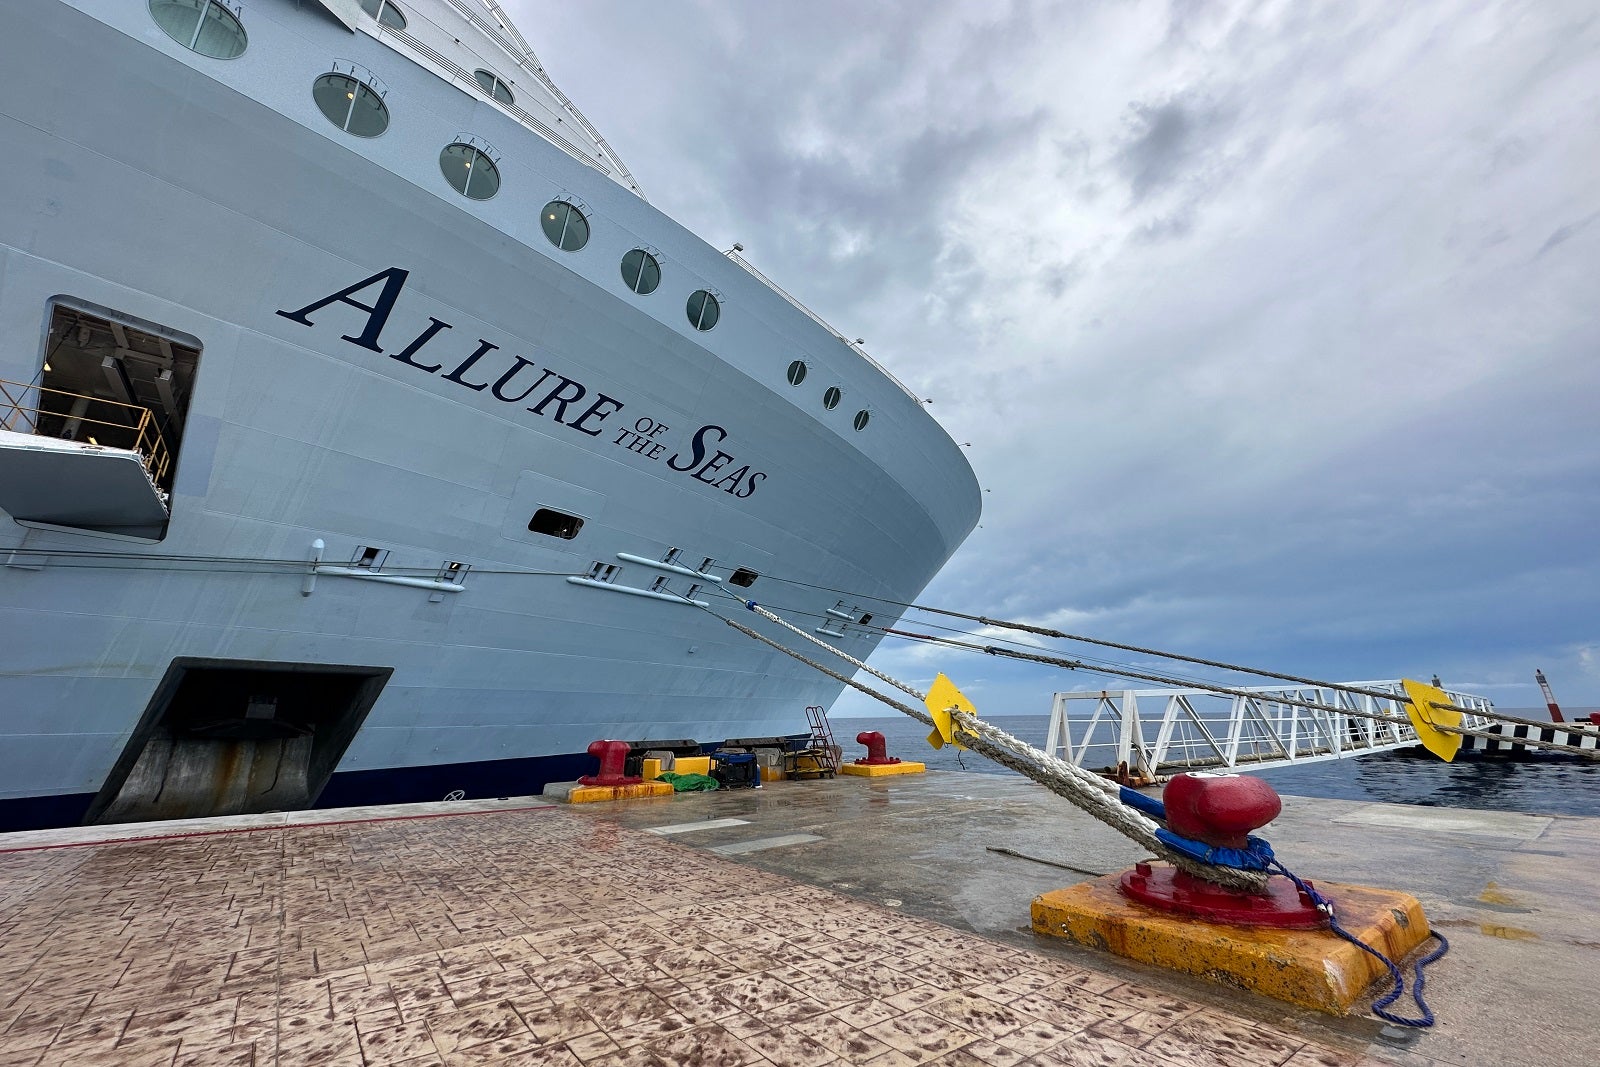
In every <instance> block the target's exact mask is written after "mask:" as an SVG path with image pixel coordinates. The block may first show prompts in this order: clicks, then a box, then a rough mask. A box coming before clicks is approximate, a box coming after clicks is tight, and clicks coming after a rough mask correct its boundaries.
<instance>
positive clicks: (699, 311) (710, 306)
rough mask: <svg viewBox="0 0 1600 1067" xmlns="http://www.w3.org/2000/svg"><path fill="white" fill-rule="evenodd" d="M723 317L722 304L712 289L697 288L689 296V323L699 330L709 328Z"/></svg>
mask: <svg viewBox="0 0 1600 1067" xmlns="http://www.w3.org/2000/svg"><path fill="white" fill-rule="evenodd" d="M721 317H722V305H721V304H719V303H717V298H716V297H714V296H712V295H711V292H710V290H707V289H696V290H695V291H694V293H693V295H691V296H690V297H689V325H690V326H693V327H694V328H695V329H697V330H709V329H711V327H713V326H715V325H716V324H717V320H718V319H719V318H721Z"/></svg>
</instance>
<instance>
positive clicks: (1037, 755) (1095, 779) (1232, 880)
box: [702, 600, 1267, 893]
mask: <svg viewBox="0 0 1600 1067" xmlns="http://www.w3.org/2000/svg"><path fill="white" fill-rule="evenodd" d="M743 604H744V606H745V607H746V608H747V609H749V610H750V611H752V612H754V613H756V614H757V615H760V616H761V617H762V618H764V619H766V620H767V621H769V622H772V623H774V624H776V625H778V626H781V627H783V628H784V629H786V630H788V631H790V632H792V633H794V634H797V635H798V636H800V637H803V638H805V639H806V640H807V641H809V642H811V643H812V644H814V645H817V646H818V647H820V648H822V649H824V650H826V651H828V652H830V653H832V654H833V655H835V656H838V657H839V658H840V659H842V660H844V661H845V662H846V663H849V664H850V665H851V666H852V667H855V668H856V669H857V670H862V671H865V672H867V673H868V674H871V675H872V676H873V677H875V678H878V679H880V680H882V681H883V682H885V683H887V684H889V685H892V686H894V687H895V688H896V689H898V690H900V691H901V692H904V693H906V694H908V695H910V696H912V697H915V698H916V699H918V700H923V701H925V700H927V694H925V693H923V692H921V691H920V690H918V689H916V688H915V687H913V686H911V685H908V684H906V683H905V682H902V681H900V680H899V679H897V678H892V677H890V676H889V675H887V674H884V673H883V672H882V671H879V670H877V669H876V668H874V667H869V666H867V664H865V663H864V662H862V661H861V660H859V659H857V658H856V657H854V656H852V655H850V654H849V653H848V652H845V651H844V650H842V649H839V648H835V647H834V646H832V645H830V644H828V643H827V642H826V641H822V640H819V639H818V638H816V637H814V636H812V635H811V634H808V633H806V632H805V631H804V630H802V629H800V628H799V627H797V626H794V625H792V624H790V623H789V622H787V621H785V620H784V619H782V618H781V617H779V616H778V615H776V614H774V613H772V612H770V611H768V610H767V609H765V608H763V607H762V606H761V605H759V604H757V603H756V602H755V601H753V600H747V601H743ZM702 610H705V611H707V612H709V613H710V614H712V615H714V616H716V617H717V618H719V619H721V620H722V621H723V622H725V623H727V624H728V625H729V626H731V627H733V628H734V629H735V630H738V631H739V632H740V633H743V634H745V635H746V636H748V637H752V638H754V639H755V640H757V641H760V642H761V643H762V644H765V645H768V646H770V647H772V648H775V649H777V650H778V651H779V652H782V653H783V654H784V655H786V656H789V657H791V658H792V659H795V660H798V661H799V662H801V663H804V664H806V665H807V666H809V667H812V668H814V669H816V670H818V671H821V672H822V673H823V674H826V675H827V676H828V677H830V678H833V679H834V680H835V681H839V682H843V683H844V684H845V685H848V686H850V687H851V688H852V689H856V690H858V691H860V692H862V693H864V694H866V695H867V696H870V697H872V698H873V699H875V700H879V701H881V702H883V703H885V704H887V705H889V706H890V707H892V708H894V709H895V710H896V711H898V712H900V713H901V714H903V715H906V716H908V717H910V718H913V719H915V720H917V721H918V722H920V723H922V724H923V725H924V726H928V727H931V728H937V726H936V723H935V722H934V719H933V716H932V715H930V714H929V713H928V712H927V711H924V710H922V709H920V708H915V707H913V706H911V705H909V704H905V703H902V702H901V701H898V700H895V699H894V698H893V697H890V696H888V695H887V694H884V693H880V692H878V691H877V690H875V689H873V688H871V687H870V686H867V685H864V684H862V683H860V682H857V681H856V680H855V679H854V678H850V677H847V676H845V675H844V674H842V673H841V672H839V671H835V670H833V669H831V668H829V667H827V666H825V665H823V664H821V663H818V662H816V661H815V660H813V659H810V658H808V657H806V656H804V655H802V654H801V653H800V652H798V651H796V650H795V649H792V648H789V647H788V646H787V645H784V644H783V643H782V642H780V641H777V640H774V639H773V638H770V637H767V636H766V635H765V634H762V633H760V632H758V631H757V630H755V629H752V628H751V627H748V626H744V625H742V624H741V623H738V622H735V621H734V620H733V619H730V618H728V617H726V616H724V615H719V614H718V613H717V612H715V611H711V609H710V608H705V609H702ZM951 720H952V724H953V736H954V738H955V740H956V741H957V743H959V744H961V745H962V746H964V747H966V748H969V749H971V750H972V751H974V752H977V753H978V754H979V755H982V756H986V757H988V758H989V759H991V760H993V761H994V762H996V763H998V764H1000V765H1001V766H1003V767H1007V768H1009V769H1011V770H1014V771H1016V772H1017V773H1018V774H1021V775H1023V776H1024V777H1026V778H1029V779H1031V780H1033V781H1035V782H1038V783H1039V784H1040V785H1042V786H1044V787H1045V788H1046V789H1048V790H1050V791H1051V792H1052V793H1054V794H1056V795H1057V796H1059V797H1061V798H1062V799H1063V800H1066V801H1067V802H1069V803H1071V804H1073V805H1074V806H1076V807H1078V808H1079V809H1081V810H1083V811H1084V812H1087V813H1088V814H1090V815H1092V816H1094V817H1095V818H1096V819H1099V820H1100V821H1101V822H1103V823H1105V824H1106V825H1107V826H1109V827H1111V828H1112V829H1113V830H1116V831H1117V832H1118V833H1120V834H1122V835H1123V836H1124V837H1127V838H1128V839H1129V840H1132V841H1134V842H1136V843H1138V844H1139V845H1141V846H1143V847H1144V848H1146V849H1148V850H1150V852H1152V853H1154V854H1155V855H1157V856H1159V857H1161V858H1162V859H1164V860H1166V861H1167V862H1169V863H1171V864H1172V865H1173V866H1175V867H1177V868H1179V869H1180V870H1183V871H1185V872H1187V873H1189V874H1192V875H1194V876H1195V877H1197V878H1202V879H1204V880H1206V881H1208V882H1214V883H1216V884H1218V885H1223V886H1227V887H1228V888H1230V889H1236V890H1242V891H1244V892H1250V893H1263V892H1265V891H1266V886H1267V876H1266V875H1265V874H1264V873H1263V872H1261V871H1247V870H1238V869H1235V868H1232V867H1221V866H1217V865H1214V864H1210V863H1204V862H1202V861H1199V860H1196V859H1192V858H1191V857H1189V856H1185V855H1183V854H1182V853H1180V852H1176V851H1174V850H1173V849H1171V848H1170V847H1168V846H1167V845H1166V844H1165V843H1164V842H1163V841H1162V840H1161V838H1160V837H1158V836H1157V831H1158V830H1159V829H1160V827H1159V826H1157V825H1156V823H1155V822H1154V821H1153V820H1151V819H1149V818H1147V817H1145V816H1144V815H1142V814H1140V813H1139V812H1138V811H1136V810H1134V809H1133V808H1130V807H1128V806H1127V805H1126V804H1124V803H1122V801H1121V800H1120V799H1119V798H1118V795H1117V793H1118V788H1119V787H1118V786H1116V785H1114V784H1112V783H1111V782H1107V781H1106V780H1104V779H1103V778H1101V777H1100V776H1099V775H1097V774H1095V773H1093V772H1092V771H1086V770H1084V769H1083V768H1081V767H1075V766H1073V765H1072V764H1070V763H1067V762H1066V761H1064V760H1060V759H1057V758H1056V757H1054V756H1051V755H1049V754H1048V753H1045V752H1040V751H1039V750H1038V749H1036V748H1034V747H1033V746H1031V745H1029V744H1028V743H1027V742H1026V741H1023V740H1022V739H1021V738H1018V737H1014V736H1012V735H1011V734H1009V733H1007V732H1006V731H1004V730H1002V729H1000V728H999V727H998V726H995V725H994V724H992V723H987V722H984V721H983V720H981V719H979V718H977V717H976V716H972V715H968V714H966V713H965V712H962V711H959V710H952V712H951Z"/></svg>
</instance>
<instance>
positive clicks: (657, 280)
mask: <svg viewBox="0 0 1600 1067" xmlns="http://www.w3.org/2000/svg"><path fill="white" fill-rule="evenodd" d="M622 280H623V281H624V282H626V283H627V285H628V288H629V289H632V290H633V291H634V292H636V293H638V294H639V295H640V296H643V295H644V294H645V293H653V292H655V291H656V286H658V285H660V284H661V264H660V263H658V262H656V257H655V256H652V255H651V254H650V253H649V252H646V251H645V250H644V249H642V248H635V249H634V250H633V251H632V252H629V253H628V254H627V255H625V256H623V257H622Z"/></svg>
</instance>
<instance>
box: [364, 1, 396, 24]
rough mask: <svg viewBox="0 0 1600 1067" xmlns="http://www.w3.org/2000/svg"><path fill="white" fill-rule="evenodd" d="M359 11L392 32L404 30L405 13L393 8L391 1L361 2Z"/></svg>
mask: <svg viewBox="0 0 1600 1067" xmlns="http://www.w3.org/2000/svg"><path fill="white" fill-rule="evenodd" d="M361 10H363V11H365V12H366V13H367V14H369V15H371V16H372V17H373V18H375V19H377V20H378V21H379V22H381V23H383V25H385V26H387V27H389V28H390V29H392V30H403V29H405V28H406V16H405V12H403V11H401V10H400V9H399V8H397V7H395V6H394V4H393V3H392V2H391V0H361Z"/></svg>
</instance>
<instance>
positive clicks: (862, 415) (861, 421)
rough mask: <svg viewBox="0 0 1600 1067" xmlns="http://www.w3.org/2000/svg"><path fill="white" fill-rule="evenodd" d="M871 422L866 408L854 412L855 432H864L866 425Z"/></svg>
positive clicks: (870, 414) (870, 415)
mask: <svg viewBox="0 0 1600 1067" xmlns="http://www.w3.org/2000/svg"><path fill="white" fill-rule="evenodd" d="M871 421H872V412H870V411H868V410H867V409H866V408H862V409H861V410H860V411H858V412H856V420H855V422H854V423H853V425H854V426H855V428H856V429H857V430H865V429H866V428H867V423H869V422H871Z"/></svg>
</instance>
